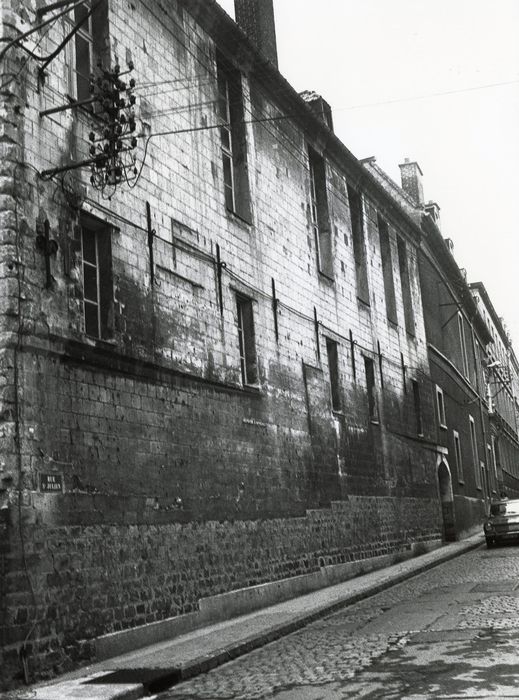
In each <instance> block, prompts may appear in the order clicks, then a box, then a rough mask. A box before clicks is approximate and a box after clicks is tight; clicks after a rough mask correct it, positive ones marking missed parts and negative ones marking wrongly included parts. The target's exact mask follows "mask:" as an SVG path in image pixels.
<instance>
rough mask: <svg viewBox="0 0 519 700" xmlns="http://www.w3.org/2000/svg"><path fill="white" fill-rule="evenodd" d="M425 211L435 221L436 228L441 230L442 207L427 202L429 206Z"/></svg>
mask: <svg viewBox="0 0 519 700" xmlns="http://www.w3.org/2000/svg"><path fill="white" fill-rule="evenodd" d="M425 211H426V212H427V213H428V214H429V216H430V217H431V219H432V220H433V221H434V223H435V224H436V226H437V227H438V228H441V226H440V207H439V206H438V205H437V204H436V202H427V204H426V205H425Z"/></svg>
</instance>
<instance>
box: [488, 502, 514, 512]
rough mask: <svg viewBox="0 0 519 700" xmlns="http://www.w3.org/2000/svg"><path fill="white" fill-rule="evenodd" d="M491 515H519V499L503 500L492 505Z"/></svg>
mask: <svg viewBox="0 0 519 700" xmlns="http://www.w3.org/2000/svg"><path fill="white" fill-rule="evenodd" d="M490 513H491V515H519V501H503V502H501V503H492V504H491V505H490Z"/></svg>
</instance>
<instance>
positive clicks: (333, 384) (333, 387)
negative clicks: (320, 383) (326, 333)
mask: <svg viewBox="0 0 519 700" xmlns="http://www.w3.org/2000/svg"><path fill="white" fill-rule="evenodd" d="M326 354H327V357H328V372H329V375H330V395H331V401H332V410H334V411H340V410H341V390H340V380H339V346H338V343H336V342H335V341H334V340H332V339H331V338H326Z"/></svg>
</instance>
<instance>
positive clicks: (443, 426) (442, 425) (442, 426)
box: [440, 423, 448, 430]
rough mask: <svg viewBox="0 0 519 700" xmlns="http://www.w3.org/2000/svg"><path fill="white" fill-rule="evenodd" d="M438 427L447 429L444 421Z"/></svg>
mask: <svg viewBox="0 0 519 700" xmlns="http://www.w3.org/2000/svg"><path fill="white" fill-rule="evenodd" d="M440 428H441V430H448V428H447V426H446V425H445V423H440Z"/></svg>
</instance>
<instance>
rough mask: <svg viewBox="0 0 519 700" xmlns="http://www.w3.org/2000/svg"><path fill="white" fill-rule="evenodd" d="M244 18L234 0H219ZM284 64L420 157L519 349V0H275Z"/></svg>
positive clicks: (360, 138) (344, 131)
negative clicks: (518, 204) (237, 9)
mask: <svg viewBox="0 0 519 700" xmlns="http://www.w3.org/2000/svg"><path fill="white" fill-rule="evenodd" d="M219 2H220V4H221V5H222V7H223V8H224V9H225V10H226V11H227V12H228V13H229V14H230V15H231V16H232V17H234V0H219ZM274 9H275V13H276V31H277V41H278V55H279V69H280V71H281V73H282V74H283V75H284V76H285V77H286V78H287V79H288V80H289V82H290V83H291V84H292V85H293V86H294V88H295V89H296V90H298V91H301V90H305V89H311V90H315V91H316V92H318V93H320V94H321V95H322V96H323V97H324V98H325V99H326V100H327V101H328V102H329V103H330V105H331V107H332V110H333V119H334V126H335V132H336V133H337V135H338V136H339V138H340V139H341V140H342V141H343V142H344V143H345V145H346V146H347V147H348V148H349V149H350V150H351V151H352V152H353V153H354V155H356V156H357V157H358V158H366V157H368V156H375V157H376V159H377V162H378V163H379V165H380V166H381V167H382V168H384V170H385V171H386V172H387V173H388V174H389V175H390V176H391V177H393V179H395V180H396V181H397V182H398V183H399V182H400V171H399V169H398V163H402V162H403V160H404V158H406V157H407V158H410V159H411V160H416V161H418V163H419V164H420V166H421V168H422V171H423V173H424V192H425V198H426V200H433V201H435V202H437V203H438V204H439V206H440V208H441V212H440V215H441V227H442V232H443V235H444V236H445V237H446V238H451V239H452V240H453V241H454V255H455V257H456V260H457V262H458V265H459V266H460V267H462V268H466V270H467V273H468V280H469V281H470V282H477V281H481V282H483V283H484V284H485V286H486V288H487V291H488V293H489V295H490V297H491V299H492V301H493V304H494V307H495V309H496V311H497V313H498V314H499V315H500V316H502V317H504V320H505V323H506V325H507V327H508V329H509V331H510V333H511V336H512V339H513V341H514V348H515V351H516V354H519V299H518V295H517V289H518V286H519V267H518V264H519V254H518V253H519V226H518V220H519V212H518V211H517V202H518V193H519V0H320V2H315V1H314V0H312V1H311V0H274Z"/></svg>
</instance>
